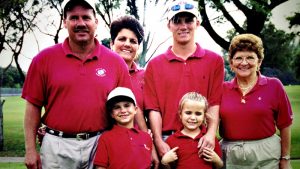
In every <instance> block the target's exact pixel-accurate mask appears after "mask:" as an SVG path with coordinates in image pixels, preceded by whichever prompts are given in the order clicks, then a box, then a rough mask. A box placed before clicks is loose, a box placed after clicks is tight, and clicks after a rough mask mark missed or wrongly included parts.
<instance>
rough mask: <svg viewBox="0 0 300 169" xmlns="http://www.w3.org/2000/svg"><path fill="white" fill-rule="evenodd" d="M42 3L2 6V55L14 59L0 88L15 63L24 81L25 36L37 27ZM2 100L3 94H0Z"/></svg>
mask: <svg viewBox="0 0 300 169" xmlns="http://www.w3.org/2000/svg"><path fill="white" fill-rule="evenodd" d="M40 4H41V1H38V0H33V1H30V3H28V1H27V0H2V1H1V4H0V54H3V53H4V52H7V51H10V52H11V53H12V59H11V62H10V63H9V65H8V66H7V67H6V68H4V69H3V71H2V74H1V77H0V87H1V86H2V81H3V73H4V72H5V71H7V70H8V69H9V67H10V66H11V64H12V63H13V61H14V62H15V64H16V68H17V70H18V73H19V74H20V76H21V79H22V81H24V79H25V75H24V73H23V71H22V69H21V66H20V64H19V62H18V59H19V56H20V54H21V51H22V47H23V43H24V37H25V34H26V33H28V32H30V31H32V30H33V28H34V27H35V25H36V23H35V19H36V17H37V15H38V13H40V12H41V10H42V6H39V5H40ZM0 98H1V93H0ZM3 104H4V101H3V100H1V103H0V150H3V109H2V108H3Z"/></svg>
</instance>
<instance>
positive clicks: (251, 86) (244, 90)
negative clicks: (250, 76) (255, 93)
mask: <svg viewBox="0 0 300 169" xmlns="http://www.w3.org/2000/svg"><path fill="white" fill-rule="evenodd" d="M256 81H257V78H255V80H253V81H252V82H251V83H250V84H249V85H247V86H243V87H242V85H241V83H240V81H238V80H237V83H238V86H239V89H240V90H241V92H242V97H241V103H243V104H245V103H246V99H245V96H246V94H247V93H249V92H250V90H251V89H252V88H253V87H254V85H255V84H256Z"/></svg>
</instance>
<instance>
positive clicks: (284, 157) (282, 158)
mask: <svg viewBox="0 0 300 169" xmlns="http://www.w3.org/2000/svg"><path fill="white" fill-rule="evenodd" d="M280 159H281V160H290V159H291V156H290V155H285V156H281V158H280Z"/></svg>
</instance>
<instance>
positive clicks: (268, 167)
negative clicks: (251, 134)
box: [220, 135, 281, 169]
mask: <svg viewBox="0 0 300 169" xmlns="http://www.w3.org/2000/svg"><path fill="white" fill-rule="evenodd" d="M220 144H221V147H222V152H223V161H224V167H223V169H224V168H226V169H260V168H261V169H278V168H279V161H280V156H281V144H280V137H279V136H277V135H273V136H271V137H268V138H265V139H261V140H254V141H225V140H221V141H220Z"/></svg>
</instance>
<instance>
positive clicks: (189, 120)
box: [161, 92, 223, 169]
mask: <svg viewBox="0 0 300 169" xmlns="http://www.w3.org/2000/svg"><path fill="white" fill-rule="evenodd" d="M207 108H208V103H207V100H206V99H205V97H203V96H202V95H201V94H199V93H197V92H189V93H187V94H185V95H184V96H183V97H182V99H181V101H180V103H179V117H180V119H181V122H182V124H183V129H182V130H181V131H177V132H175V133H174V134H173V135H171V136H170V137H168V139H167V140H166V143H167V144H168V145H169V146H170V148H171V150H170V151H168V152H167V153H166V154H165V155H164V156H163V157H162V160H161V163H162V164H163V165H164V166H165V168H170V167H171V166H173V165H174V166H175V167H172V168H177V169H186V168H201V169H211V168H213V166H214V167H215V168H221V167H222V166H223V161H222V160H221V158H220V156H221V155H222V154H221V153H222V152H221V148H220V145H219V143H218V140H217V138H216V139H215V149H214V150H213V149H210V148H207V147H205V148H204V149H203V152H202V154H201V155H200V157H199V155H198V148H197V146H198V142H199V139H200V138H201V137H202V136H203V135H204V134H205V133H206V127H205V126H206V125H205V123H206V122H205V114H206V111H207ZM173 162H174V163H173Z"/></svg>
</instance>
